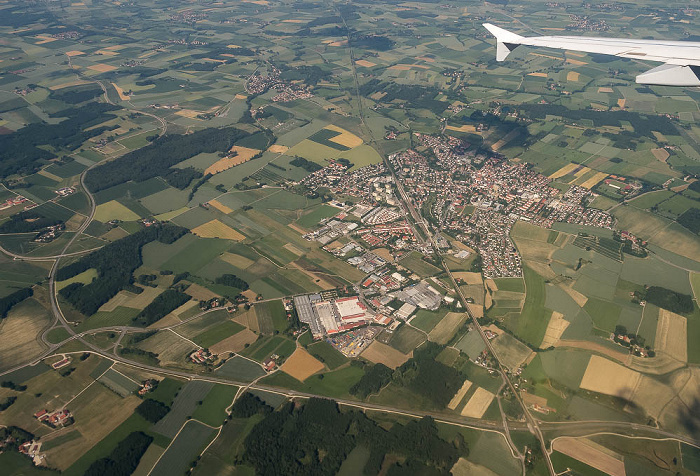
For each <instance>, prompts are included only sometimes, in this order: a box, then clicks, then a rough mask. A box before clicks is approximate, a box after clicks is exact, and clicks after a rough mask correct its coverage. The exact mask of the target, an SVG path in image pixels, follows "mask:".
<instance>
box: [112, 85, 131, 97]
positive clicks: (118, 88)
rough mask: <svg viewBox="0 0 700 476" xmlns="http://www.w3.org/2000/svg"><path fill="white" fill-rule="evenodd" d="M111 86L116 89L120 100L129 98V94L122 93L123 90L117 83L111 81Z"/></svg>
mask: <svg viewBox="0 0 700 476" xmlns="http://www.w3.org/2000/svg"><path fill="white" fill-rule="evenodd" d="M112 86H114V89H115V90H116V91H117V94H119V99H121V100H122V101H128V100H129V99H131V96H127V95H126V94H124V90H123V89H122V88H120V87H119V86H117V83H112Z"/></svg>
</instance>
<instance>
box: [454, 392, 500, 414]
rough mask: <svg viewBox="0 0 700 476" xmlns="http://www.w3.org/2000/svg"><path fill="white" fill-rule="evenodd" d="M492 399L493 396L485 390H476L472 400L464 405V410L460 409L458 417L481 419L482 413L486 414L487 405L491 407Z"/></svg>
mask: <svg viewBox="0 0 700 476" xmlns="http://www.w3.org/2000/svg"><path fill="white" fill-rule="evenodd" d="M494 397H495V395H494V394H493V393H491V392H489V391H488V390H486V389H485V388H483V387H479V388H477V389H476V391H475V392H474V394H473V395H472V398H470V399H469V401H468V402H467V404H466V405H464V408H462V411H461V412H460V415H462V416H466V417H471V418H481V417H482V416H484V413H486V410H487V409H488V408H489V405H491V402H492V401H493V399H494Z"/></svg>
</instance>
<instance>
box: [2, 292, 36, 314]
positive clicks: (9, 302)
mask: <svg viewBox="0 0 700 476" xmlns="http://www.w3.org/2000/svg"><path fill="white" fill-rule="evenodd" d="M33 295H34V290H33V289H32V288H22V289H18V290H17V291H15V292H13V293H12V294H8V295H7V296H5V297H3V298H0V319H5V318H6V317H7V314H8V313H9V312H10V310H11V309H12V308H13V307H14V306H15V305H17V304H19V303H21V302H22V301H24V300H25V299H27V298H29V297H32V296H33Z"/></svg>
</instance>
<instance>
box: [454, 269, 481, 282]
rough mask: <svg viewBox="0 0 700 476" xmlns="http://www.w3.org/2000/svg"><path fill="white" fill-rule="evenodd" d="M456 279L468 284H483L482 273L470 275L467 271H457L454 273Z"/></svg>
mask: <svg viewBox="0 0 700 476" xmlns="http://www.w3.org/2000/svg"><path fill="white" fill-rule="evenodd" d="M452 275H453V276H454V277H455V279H461V280H462V281H464V282H465V283H466V284H481V283H482V278H481V273H469V272H467V271H456V272H454V273H452Z"/></svg>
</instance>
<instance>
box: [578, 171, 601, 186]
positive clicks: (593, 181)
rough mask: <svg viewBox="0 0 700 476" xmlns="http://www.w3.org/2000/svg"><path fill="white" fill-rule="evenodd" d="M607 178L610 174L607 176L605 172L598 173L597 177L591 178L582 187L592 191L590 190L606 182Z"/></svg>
mask: <svg viewBox="0 0 700 476" xmlns="http://www.w3.org/2000/svg"><path fill="white" fill-rule="evenodd" d="M607 176H608V174H606V173H605V172H596V173H595V175H594V176H593V177H591V178H589V179H588V180H586V181H585V182H583V183H582V184H581V186H582V187H583V188H587V189H588V190H590V189H592V188H593V187H595V186H596V185H598V183H599V182H600V181H601V180H605V178H606V177H607Z"/></svg>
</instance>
